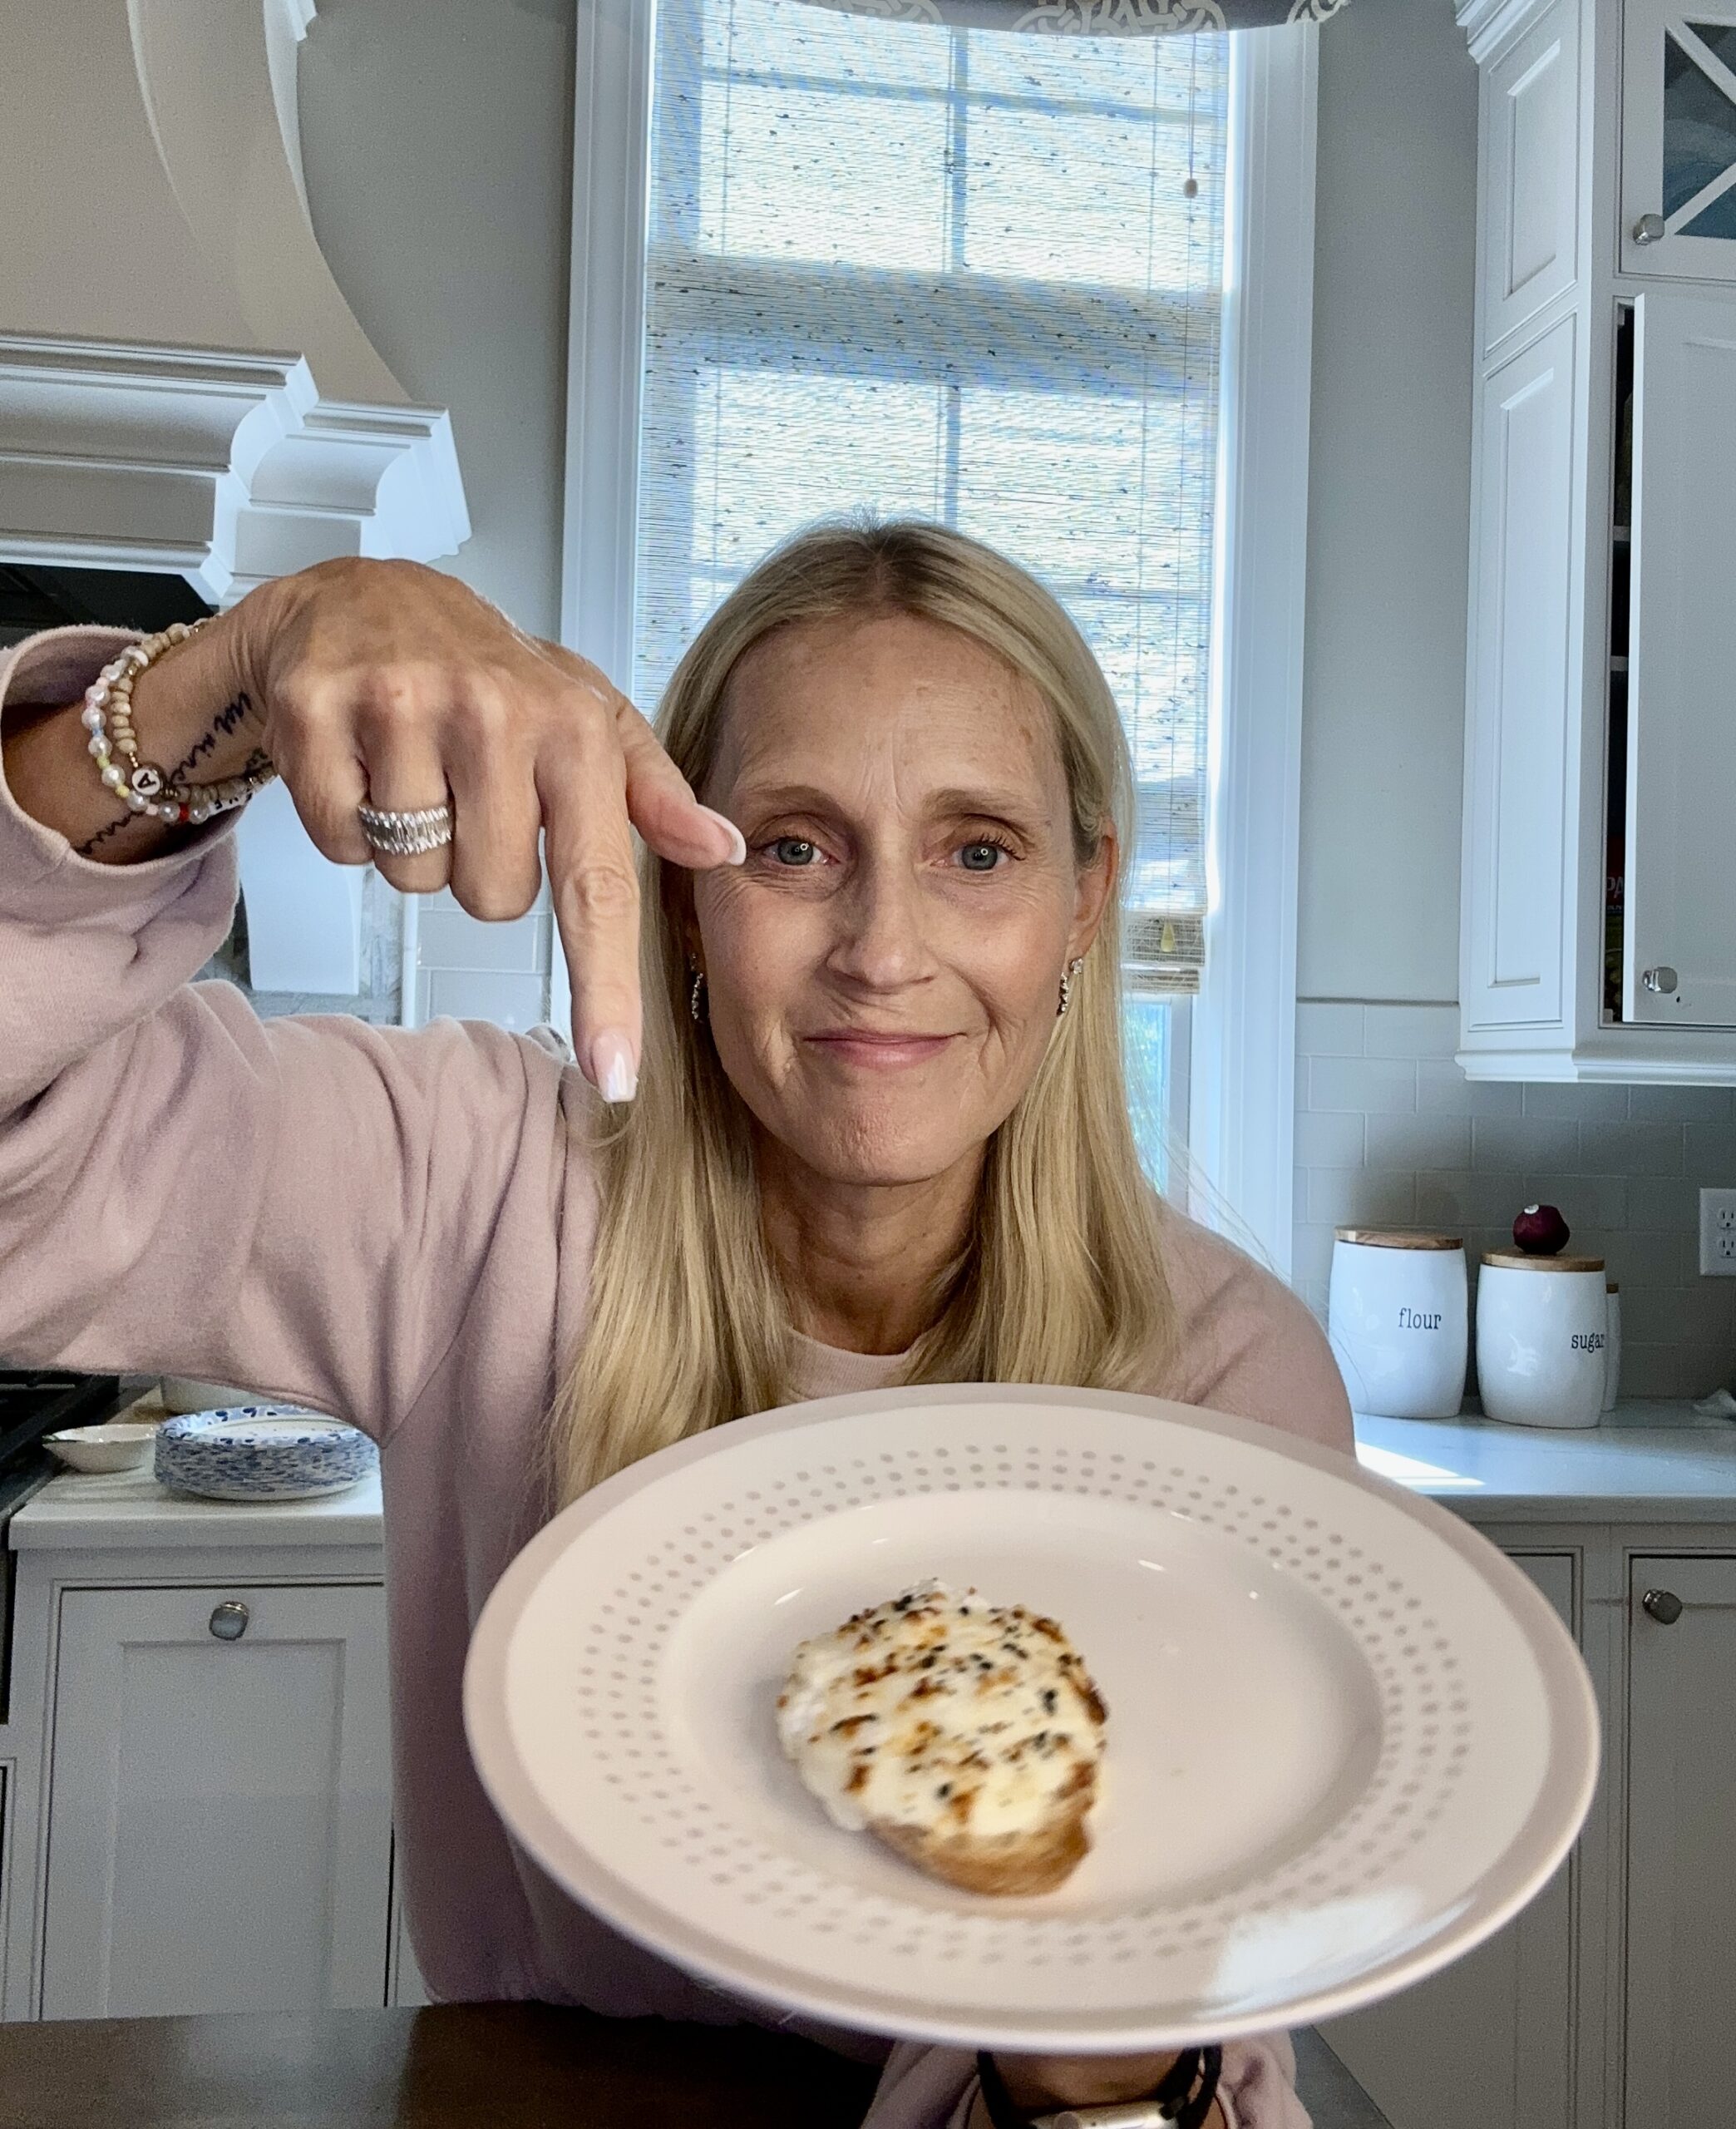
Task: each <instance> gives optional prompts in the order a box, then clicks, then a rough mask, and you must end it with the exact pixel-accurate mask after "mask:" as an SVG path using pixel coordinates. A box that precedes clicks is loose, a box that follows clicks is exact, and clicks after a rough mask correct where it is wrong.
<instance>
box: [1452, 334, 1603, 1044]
mask: <svg viewBox="0 0 1736 2129" xmlns="http://www.w3.org/2000/svg"><path fill="white" fill-rule="evenodd" d="M1574 370H1575V340H1574V320H1573V319H1571V318H1566V319H1562V321H1561V324H1559V325H1557V326H1556V327H1555V328H1553V329H1552V330H1551V332H1549V333H1546V334H1545V335H1544V336H1543V338H1541V340H1540V341H1539V342H1538V343H1536V346H1535V347H1532V348H1526V351H1525V353H1523V354H1521V355H1516V356H1515V357H1514V358H1513V359H1512V361H1511V362H1510V363H1507V364H1506V365H1505V366H1504V367H1503V368H1501V369H1499V370H1497V372H1496V373H1495V374H1494V375H1493V376H1492V378H1489V379H1488V380H1487V383H1484V384H1482V386H1480V387H1479V391H1480V393H1481V395H1482V414H1481V446H1480V450H1479V452H1478V459H1477V554H1476V568H1475V578H1474V585H1473V596H1474V601H1475V604H1474V609H1473V611H1474V616H1475V619H1474V632H1473V638H1472V646H1471V675H1472V684H1471V690H1470V702H1469V704H1468V706H1467V714H1468V717H1469V732H1468V737H1467V785H1468V788H1467V791H1466V794H1465V827H1466V832H1465V925H1464V936H1463V941H1462V948H1461V960H1462V991H1461V995H1462V999H1463V1001H1464V1005H1463V1010H1464V1019H1465V1025H1466V1026H1467V1028H1472V1029H1475V1028H1492V1027H1511V1026H1516V1025H1531V1026H1544V1027H1547V1026H1551V1025H1559V1023H1560V1020H1561V959H1562V946H1563V936H1564V927H1565V926H1566V921H1567V909H1566V886H1565V881H1564V877H1563V858H1562V852H1563V839H1564V836H1565V832H1566V831H1565V821H1566V777H1567V740H1568V730H1569V709H1570V690H1569V682H1570V679H1571V659H1570V657H1569V648H1570V646H1569V642H1568V611H1569V602H1568V585H1569V581H1570V577H1571V568H1572V562H1573V543H1572V511H1571V501H1572V481H1573V462H1572V443H1573V421H1574V408H1575V404H1576V389H1575V375H1574ZM1571 707H1572V711H1573V716H1574V719H1575V721H1577V717H1578V704H1577V701H1576V699H1575V700H1574V701H1573V702H1572V704H1571Z"/></svg>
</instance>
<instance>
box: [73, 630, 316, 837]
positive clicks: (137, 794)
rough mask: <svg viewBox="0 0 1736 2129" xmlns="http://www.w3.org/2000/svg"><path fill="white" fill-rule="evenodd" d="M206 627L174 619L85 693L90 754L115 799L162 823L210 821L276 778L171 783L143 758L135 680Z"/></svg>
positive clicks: (271, 772)
mask: <svg viewBox="0 0 1736 2129" xmlns="http://www.w3.org/2000/svg"><path fill="white" fill-rule="evenodd" d="M204 626H205V622H204V621H203V620H199V621H194V622H192V623H191V624H189V623H187V622H185V621H171V622H170V625H169V626H168V627H167V628H166V629H165V630H163V631H162V632H161V634H160V635H150V636H146V637H145V640H144V641H143V642H142V643H135V644H130V645H128V646H127V648H126V650H123V651H122V652H121V655H120V656H119V657H118V658H116V659H113V660H112V661H111V663H110V664H106V665H105V666H104V667H103V669H102V670H101V673H99V674H97V676H96V680H95V681H94V682H93V684H91V686H90V687H88V688H87V689H86V690H85V699H84V700H85V706H84V709H83V711H82V713H81V719H80V722H81V724H83V726H84V728H85V729H86V731H87V732H88V733H89V734H90V735H91V738H90V751H91V754H92V755H93V756H94V757H95V759H96V768H97V771H98V773H100V775H101V778H102V780H103V782H104V783H106V785H107V786H108V788H109V789H110V790H111V791H112V792H113V793H114V794H115V796H116V798H121V799H124V800H125V801H126V804H127V805H128V807H129V808H131V810H132V812H134V813H154V814H155V816H156V818H158V819H159V820H161V821H189V822H200V821H208V820H210V818H211V816H212V814H213V813H227V812H229V809H230V808H232V807H235V806H242V805H245V804H246V803H247V801H248V800H249V798H252V796H253V795H254V792H256V791H259V790H261V789H263V788H264V786H265V785H266V784H268V783H270V782H271V780H272V778H274V777H275V776H276V774H277V771H276V770H275V769H274V768H270V767H269V766H268V767H267V768H265V769H264V770H263V771H259V772H250V773H248V774H246V775H244V776H225V777H223V778H219V780H218V781H217V782H216V783H170V781H169V779H168V778H167V777H166V776H165V774H164V773H163V772H162V770H161V769H160V768H158V767H157V765H156V764H155V762H147V761H141V759H140V758H139V743H138V739H137V738H136V735H135V734H134V732H133V726H132V690H133V682H134V681H135V680H136V679H137V678H138V676H139V675H140V674H141V673H142V672H143V671H144V670H145V667H146V666H147V665H150V664H155V661H156V660H157V659H159V658H160V657H161V656H162V655H163V653H164V652H165V650H169V649H170V646H171V645H175V644H177V643H185V641H186V640H187V639H188V637H189V636H192V635H198V633H199V631H200V630H201V629H202V628H203V627H204ZM111 718H112V719H113V722H114V735H113V740H112V743H111V738H110V734H109V722H110V719H111ZM116 753H118V754H120V755H121V756H122V757H123V758H125V760H126V763H127V766H126V768H122V767H121V763H119V762H117V761H116V760H115V759H114V758H113V756H114V754H116Z"/></svg>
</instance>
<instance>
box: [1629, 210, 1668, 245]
mask: <svg viewBox="0 0 1736 2129" xmlns="http://www.w3.org/2000/svg"><path fill="white" fill-rule="evenodd" d="M1665 234H1666V231H1665V230H1664V217H1663V216H1662V215H1641V216H1640V219H1639V220H1638V221H1637V222H1635V225H1634V241H1635V244H1656V243H1657V242H1658V241H1659V240H1660V239H1661V238H1662V237H1663V236H1664V235H1665Z"/></svg>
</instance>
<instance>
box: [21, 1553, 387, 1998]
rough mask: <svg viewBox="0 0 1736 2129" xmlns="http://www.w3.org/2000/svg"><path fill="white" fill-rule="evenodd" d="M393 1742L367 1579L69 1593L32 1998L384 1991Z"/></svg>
mask: <svg viewBox="0 0 1736 2129" xmlns="http://www.w3.org/2000/svg"><path fill="white" fill-rule="evenodd" d="M226 1598H239V1600H240V1601H241V1602H242V1603H244V1604H245V1605H246V1606H247V1608H248V1611H249V1618H248V1622H247V1625H246V1631H245V1633H244V1634H243V1635H242V1637H241V1638H239V1639H238V1640H234V1641H224V1640H219V1639H218V1638H215V1637H214V1635H213V1633H212V1632H211V1624H210V1622H211V1618H212V1613H213V1610H214V1608H215V1606H216V1605H218V1604H219V1603H222V1602H223V1601H224V1599H226ZM389 1756H390V1748H389V1719H388V1713H387V1663H386V1639H385V1605H384V1599H383V1595H382V1592H381V1590H380V1589H379V1588H378V1587H377V1585H376V1586H358V1587H346V1588H287V1587H286V1588H241V1589H230V1588H205V1589H126V1590H115V1589H78V1590H69V1591H68V1592H67V1593H66V1594H65V1595H64V1596H63V1597H62V1600H61V1616H60V1643H59V1655H58V1660H57V1667H56V1676H55V1706H54V1726H53V1748H52V1768H51V1774H50V1795H49V1805H48V1812H49V1847H48V1870H47V1894H46V1899H45V1903H44V1905H45V1928H44V1937H43V1950H42V2015H43V2016H44V2017H45V2018H125V2017H133V2016H149V2015H156V2016H162V2015H168V2014H173V2013H195V2012H216V2011H308V2010H314V2009H318V2008H322V2007H324V2006H331V2007H333V2008H349V2007H353V2006H361V2005H366V2004H375V2003H380V2002H382V2000H383V1998H384V1994H385V1988H386V1960H387V1905H388V1899H389V1873H390V1857H391V1776H390V1769H389V1764H388V1762H389Z"/></svg>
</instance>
